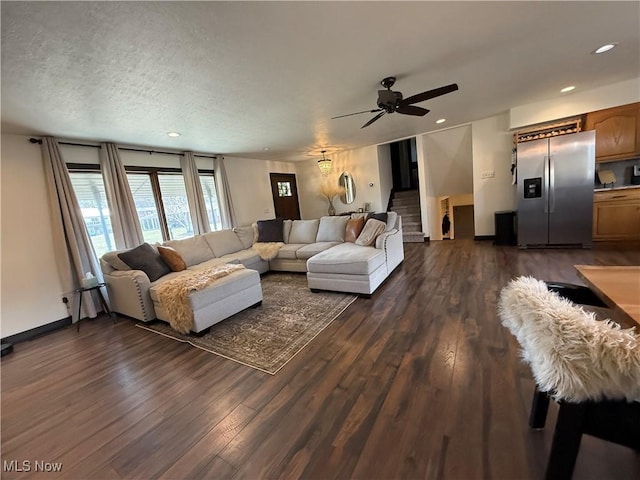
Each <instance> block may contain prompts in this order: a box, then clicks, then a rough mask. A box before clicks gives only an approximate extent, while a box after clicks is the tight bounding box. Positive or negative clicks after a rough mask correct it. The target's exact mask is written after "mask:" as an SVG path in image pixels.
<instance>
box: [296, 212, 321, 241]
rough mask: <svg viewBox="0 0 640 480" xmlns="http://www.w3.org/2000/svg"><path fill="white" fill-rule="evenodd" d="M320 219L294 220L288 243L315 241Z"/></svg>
mask: <svg viewBox="0 0 640 480" xmlns="http://www.w3.org/2000/svg"><path fill="white" fill-rule="evenodd" d="M319 225H320V219H318V218H316V219H314V220H294V221H293V223H292V224H291V233H289V243H315V242H316V237H317V236H318V226H319Z"/></svg>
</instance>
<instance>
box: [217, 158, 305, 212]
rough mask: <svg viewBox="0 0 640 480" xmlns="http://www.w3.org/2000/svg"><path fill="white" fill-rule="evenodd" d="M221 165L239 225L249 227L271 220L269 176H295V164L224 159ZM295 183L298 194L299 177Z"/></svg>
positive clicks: (272, 209) (271, 204) (271, 200)
mask: <svg viewBox="0 0 640 480" xmlns="http://www.w3.org/2000/svg"><path fill="white" fill-rule="evenodd" d="M224 165H225V169H226V171H227V178H228V180H229V188H230V190H231V192H230V193H231V199H232V201H233V208H234V210H235V213H236V221H237V223H238V225H251V224H252V223H253V222H255V221H256V220H262V219H269V218H274V215H275V211H274V206H273V197H272V195H271V180H270V177H269V173H296V167H295V164H294V163H289V162H268V161H264V160H254V159H249V158H239V157H225V162H224ZM296 183H297V184H298V192H300V190H301V179H300V175H296ZM298 196H299V197H300V193H298ZM300 209H302V201H301V202H300Z"/></svg>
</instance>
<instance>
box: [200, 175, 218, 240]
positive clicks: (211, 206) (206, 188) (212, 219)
mask: <svg viewBox="0 0 640 480" xmlns="http://www.w3.org/2000/svg"><path fill="white" fill-rule="evenodd" d="M200 185H201V186H202V193H203V195H204V203H205V205H206V206H207V216H208V217H209V226H210V227H211V230H222V217H221V216H220V207H219V205H218V196H217V195H216V184H215V178H214V177H213V172H211V173H202V172H201V173H200Z"/></svg>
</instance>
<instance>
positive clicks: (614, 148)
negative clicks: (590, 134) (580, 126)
mask: <svg viewBox="0 0 640 480" xmlns="http://www.w3.org/2000/svg"><path fill="white" fill-rule="evenodd" d="M584 129H585V130H595V131H596V162H610V161H614V160H623V159H627V158H633V157H638V156H640V103H632V104H629V105H622V106H620V107H614V108H608V109H606V110H598V111H597V112H591V113H588V114H587V115H586V120H585V128H584Z"/></svg>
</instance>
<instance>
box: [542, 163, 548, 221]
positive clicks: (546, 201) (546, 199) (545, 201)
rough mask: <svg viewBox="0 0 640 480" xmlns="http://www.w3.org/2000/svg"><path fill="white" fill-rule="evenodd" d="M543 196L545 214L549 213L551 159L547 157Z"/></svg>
mask: <svg viewBox="0 0 640 480" xmlns="http://www.w3.org/2000/svg"><path fill="white" fill-rule="evenodd" d="M542 196H543V198H544V213H549V157H547V156H546V155H545V156H544V167H543V172H542Z"/></svg>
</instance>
